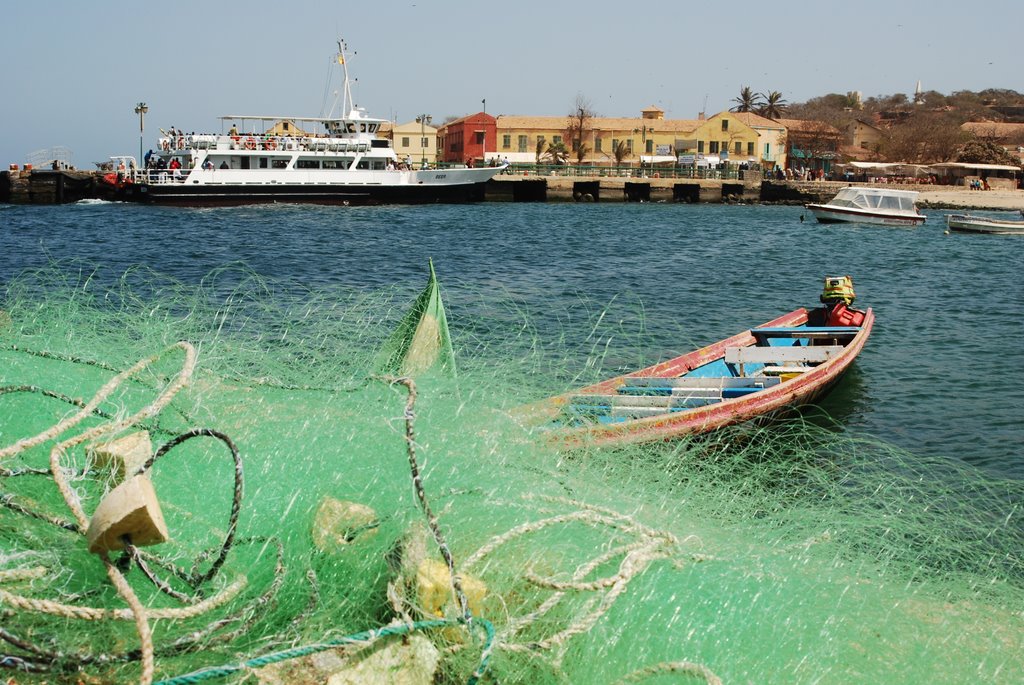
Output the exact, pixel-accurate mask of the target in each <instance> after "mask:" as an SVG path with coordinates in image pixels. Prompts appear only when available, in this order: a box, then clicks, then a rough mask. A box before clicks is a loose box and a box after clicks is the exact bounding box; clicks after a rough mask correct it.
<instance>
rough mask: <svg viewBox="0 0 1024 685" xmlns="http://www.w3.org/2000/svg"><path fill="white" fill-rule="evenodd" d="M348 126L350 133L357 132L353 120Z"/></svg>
mask: <svg viewBox="0 0 1024 685" xmlns="http://www.w3.org/2000/svg"><path fill="white" fill-rule="evenodd" d="M346 128H347V129H348V132H349V133H355V132H356V125H355V124H353V123H352V122H351V121H350V122H348V126H346Z"/></svg>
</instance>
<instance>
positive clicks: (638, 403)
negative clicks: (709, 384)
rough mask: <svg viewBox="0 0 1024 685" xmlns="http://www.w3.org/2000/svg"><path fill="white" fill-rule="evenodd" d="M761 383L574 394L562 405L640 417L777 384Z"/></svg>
mask: <svg viewBox="0 0 1024 685" xmlns="http://www.w3.org/2000/svg"><path fill="white" fill-rule="evenodd" d="M761 380H763V381H767V382H766V383H761V384H756V385H755V384H752V385H746V386H734V387H727V388H676V390H678V391H681V392H679V393H677V394H659V395H630V394H624V395H619V394H614V395H602V394H597V393H594V394H583V395H574V396H573V397H571V398H570V399H569V402H568V403H567V404H566V406H565V407H564V410H563V411H564V412H566V413H568V414H574V415H583V416H619V417H641V416H653V415H655V414H665V413H669V412H677V411H684V410H686V409H693V408H694V407H703V406H704V405H707V404H714V403H716V402H721V401H722V400H728V399H732V398H734V397H744V396H746V395H749V394H751V393H754V392H758V391H760V390H764V387H765V385H768V386H771V385H776V384H777V383H778V379H768V378H764V379H761Z"/></svg>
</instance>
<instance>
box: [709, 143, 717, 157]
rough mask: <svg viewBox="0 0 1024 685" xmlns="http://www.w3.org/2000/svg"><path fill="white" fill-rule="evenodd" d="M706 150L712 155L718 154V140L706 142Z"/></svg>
mask: <svg viewBox="0 0 1024 685" xmlns="http://www.w3.org/2000/svg"><path fill="white" fill-rule="evenodd" d="M708 152H709V153H710V154H712V155H717V154H718V141H717V140H712V141H711V142H710V143H708Z"/></svg>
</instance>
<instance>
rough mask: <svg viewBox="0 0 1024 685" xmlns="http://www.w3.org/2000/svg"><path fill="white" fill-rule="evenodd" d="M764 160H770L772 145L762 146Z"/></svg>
mask: <svg viewBox="0 0 1024 685" xmlns="http://www.w3.org/2000/svg"><path fill="white" fill-rule="evenodd" d="M764 158H765V159H771V158H772V144H771V143H765V144H764Z"/></svg>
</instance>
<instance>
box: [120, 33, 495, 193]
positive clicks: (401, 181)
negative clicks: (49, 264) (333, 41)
mask: <svg viewBox="0 0 1024 685" xmlns="http://www.w3.org/2000/svg"><path fill="white" fill-rule="evenodd" d="M338 47H339V53H338V62H339V63H340V64H341V65H342V66H343V67H344V79H345V82H344V100H343V110H342V111H346V112H347V116H344V117H341V118H330V117H327V118H322V117H316V118H310V117H292V116H253V115H229V116H224V117H221V119H222V122H223V123H222V127H223V126H224V125H227V124H228V123H229V122H230V123H231V124H232V126H231V128H230V129H229V130H228V132H227V133H219V134H216V133H203V134H195V133H191V134H185V133H183V132H178V131H174V130H171V131H166V132H165V131H161V133H162V134H163V135H162V136H161V138H160V139H159V141H158V146H157V149H155V150H154V151H153V154H152V155H151V156H150V159H149V160H148V163H147V164H146V165H145V168H141V169H140V168H134V169H133V168H127V169H124V170H121V171H119V172H118V173H117V174H108V176H107V181H108V182H109V183H110V184H111V186H112V187H113V191H114V194H115V195H116V196H117V197H119V198H120V199H125V200H130V201H140V202H152V203H159V204H174V205H186V206H204V205H240V204H252V203H266V202H298V203H316V204H345V205H349V204H351V205H363V204H385V203H425V202H472V201H478V200H482V199H483V197H484V185H485V184H486V183H487V181H489V180H490V179H491V178H493V177H494V175H495V174H497V173H498V172H499V171H501V170H502V168H503V167H481V168H470V167H466V166H453V167H445V168H412V167H411V165H409V164H406V163H403V161H402V160H399V159H398V157H397V155H396V154H395V151H394V149H393V148H392V147H391V141H390V140H388V139H386V138H380V137H378V133H379V132H380V130H381V126H382V125H383V124H386V123H388V122H387V120H386V119H374V118H371V117H369V116H367V115H366V112H365V111H364V110H363V109H362V108H359V107H355V106H352V107H349V103H350V102H352V96H351V90H350V86H349V78H348V60H347V59H345V51H344V43H342V42H339V44H338ZM130 166H131V165H129V167H130Z"/></svg>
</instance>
